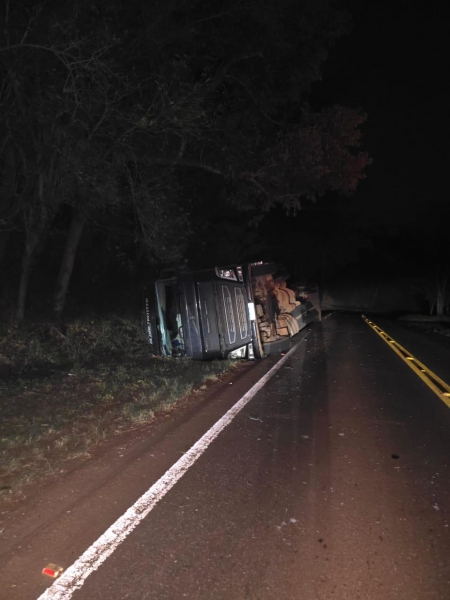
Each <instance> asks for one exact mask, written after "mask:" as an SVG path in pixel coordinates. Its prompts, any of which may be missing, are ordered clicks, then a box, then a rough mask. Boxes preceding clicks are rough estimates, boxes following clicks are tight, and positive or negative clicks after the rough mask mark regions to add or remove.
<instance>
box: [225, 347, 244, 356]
mask: <svg viewBox="0 0 450 600" xmlns="http://www.w3.org/2000/svg"><path fill="white" fill-rule="evenodd" d="M246 354H247V346H241V348H236V350H232V351H231V352H230V353H229V354H228V358H230V359H236V358H245V356H246Z"/></svg>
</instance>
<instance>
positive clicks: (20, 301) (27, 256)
mask: <svg viewBox="0 0 450 600" xmlns="http://www.w3.org/2000/svg"><path fill="white" fill-rule="evenodd" d="M38 242H39V235H38V234H37V233H34V232H33V233H29V234H28V236H27V240H26V242H25V248H24V251H23V255H22V271H21V274H20V285H19V295H18V297H17V304H16V321H17V323H21V322H22V321H23V319H24V316H25V301H26V298H27V292H28V283H29V281H30V275H31V265H32V264H33V258H34V253H35V250H36V247H37V245H38Z"/></svg>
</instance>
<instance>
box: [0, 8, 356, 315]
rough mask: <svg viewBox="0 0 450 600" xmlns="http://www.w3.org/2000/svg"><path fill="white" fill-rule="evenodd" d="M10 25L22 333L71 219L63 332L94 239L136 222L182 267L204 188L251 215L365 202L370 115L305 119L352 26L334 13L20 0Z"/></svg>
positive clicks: (60, 300)
mask: <svg viewBox="0 0 450 600" xmlns="http://www.w3.org/2000/svg"><path fill="white" fill-rule="evenodd" d="M2 25H3V27H0V29H1V31H2V34H0V35H3V40H2V42H1V44H0V69H1V74H2V78H3V81H4V85H3V89H2V93H1V96H0V99H1V103H0V108H1V111H2V117H3V119H2V123H3V125H1V127H2V130H1V135H2V140H3V142H4V143H3V145H2V148H3V150H2V151H1V152H2V154H1V157H2V163H1V168H2V169H3V170H4V171H6V170H8V171H10V172H11V173H12V174H13V175H11V177H10V178H9V179H8V178H4V179H3V181H4V185H3V188H2V190H1V191H2V202H3V204H4V206H5V210H4V215H6V216H5V217H4V223H5V229H6V228H8V227H9V228H11V227H14V228H16V229H18V230H20V231H22V233H23V237H24V252H23V259H22V265H23V270H22V281H21V284H20V292H19V299H18V303H17V311H16V314H17V318H18V319H21V318H23V315H24V306H25V299H26V294H27V287H28V280H29V277H30V272H31V269H32V264H33V260H34V259H35V258H36V256H37V253H38V250H39V247H42V246H43V244H44V241H45V236H46V233H47V232H48V231H49V229H50V228H51V227H52V224H53V220H54V217H55V215H59V214H61V213H64V214H65V213H66V212H67V211H70V213H71V215H72V221H71V224H70V225H69V227H68V229H67V240H66V248H65V250H64V252H63V258H62V262H61V266H60V269H59V275H58V279H57V283H56V291H55V296H54V301H53V304H54V310H55V313H56V315H57V317H58V318H60V316H61V313H62V311H63V307H64V302H65V298H66V295H67V290H68V286H69V282H70V278H71V273H72V269H73V266H74V263H75V259H76V253H77V248H78V247H79V242H80V239H81V236H82V235H83V232H84V231H85V230H86V228H87V227H88V228H89V227H95V226H96V225H95V224H96V223H98V222H99V221H102V223H103V226H105V227H107V226H108V220H109V221H110V222H111V223H112V222H115V220H116V219H118V218H120V216H125V218H124V221H123V222H124V223H125V224H126V227H124V229H123V237H124V239H125V238H126V239H127V240H137V241H138V243H139V244H142V245H143V246H145V248H146V252H145V254H146V256H147V259H148V260H153V261H155V260H158V261H161V262H164V261H168V260H174V259H177V258H179V257H180V256H181V253H182V252H183V248H184V247H185V245H186V240H187V237H188V234H189V232H190V230H191V226H190V224H189V213H190V212H191V211H190V208H191V207H192V206H194V205H195V204H196V202H197V197H196V196H195V194H194V193H193V187H194V186H193V185H192V182H193V180H196V181H198V180H203V179H204V180H205V181H206V180H208V178H210V177H215V178H216V179H217V182H218V183H216V184H215V189H216V191H217V198H219V199H220V200H221V201H224V202H225V201H227V200H228V201H229V200H231V201H234V204H235V206H237V207H239V208H241V209H242V208H243V209H245V208H249V207H250V208H252V210H254V211H261V210H262V209H264V210H266V209H267V208H269V207H270V206H273V205H274V204H277V203H278V204H281V205H282V206H284V207H286V208H290V207H294V208H298V207H300V206H301V198H302V197H308V198H313V197H314V198H315V197H317V196H320V195H321V194H323V193H324V192H325V191H326V190H330V189H331V190H340V191H348V190H351V189H353V188H354V187H355V185H356V182H357V181H358V179H360V178H361V177H362V173H363V169H364V167H365V166H366V165H367V164H368V158H367V156H366V155H364V154H363V153H358V152H357V151H355V150H354V147H355V144H356V143H357V142H358V139H359V138H358V130H357V128H358V126H359V125H360V124H362V121H363V119H362V115H361V114H360V113H357V112H355V111H353V112H352V111H348V110H346V109H343V108H333V109H329V110H328V111H323V112H321V113H313V112H312V111H309V110H305V108H304V107H305V103H304V98H305V94H307V92H308V90H309V88H310V86H311V84H312V83H313V82H314V81H317V80H318V79H319V78H320V67H321V64H322V63H323V61H324V60H325V59H326V56H327V52H328V51H329V49H330V47H331V46H332V44H333V43H334V42H335V41H336V39H338V37H339V36H340V35H342V33H344V32H345V31H346V30H347V29H348V26H349V19H348V15H346V14H345V13H344V12H343V11H340V10H337V9H335V8H334V7H333V5H332V3H331V1H329V0H304V1H303V2H297V1H296V0H280V1H279V2H278V3H277V4H276V5H274V4H273V2H271V1H270V0H249V2H247V3H242V2H240V1H238V0H234V1H232V2H230V3H229V4H228V5H227V6H226V7H224V6H223V3H222V2H220V1H219V0H212V1H211V2H209V3H204V2H201V1H200V0H189V1H188V0H171V1H170V2H163V1H162V0H151V1H150V2H148V1H146V2H143V1H141V0H131V1H130V3H128V4H127V6H126V7H125V6H124V5H123V3H122V2H119V1H118V0H113V1H112V2H106V0H95V1H94V2H91V1H88V0H71V1H69V2H65V3H56V4H52V3H42V4H39V5H35V4H34V3H32V2H31V0H18V2H16V3H15V4H14V5H12V4H11V5H10V4H9V3H7V9H6V12H5V15H4V18H3V24H2ZM11 165H13V167H12V168H10V167H11ZM206 212H207V211H206ZM130 215H132V216H133V217H134V218H130ZM130 245H132V243H131V244H130Z"/></svg>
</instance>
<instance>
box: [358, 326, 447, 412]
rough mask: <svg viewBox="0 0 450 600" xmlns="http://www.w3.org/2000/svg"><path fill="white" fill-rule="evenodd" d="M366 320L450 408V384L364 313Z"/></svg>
mask: <svg viewBox="0 0 450 600" xmlns="http://www.w3.org/2000/svg"><path fill="white" fill-rule="evenodd" d="M362 318H363V319H364V321H365V322H366V323H367V324H368V325H370V326H371V327H372V329H373V330H374V331H376V332H377V333H378V335H379V336H380V337H381V339H383V340H384V341H385V342H386V343H387V344H391V346H390V347H391V348H392V350H393V351H394V352H395V353H396V354H398V356H400V358H401V359H402V360H403V361H404V362H405V363H406V364H407V365H408V367H410V368H411V369H412V370H413V371H414V373H415V374H416V375H418V376H419V377H420V379H421V380H422V381H423V382H424V383H426V384H427V386H428V387H429V388H430V390H432V391H433V392H434V393H435V394H436V396H438V397H439V398H440V399H441V400H442V402H444V404H446V405H447V406H448V407H449V408H450V385H448V383H445V381H444V380H443V379H441V378H440V377H438V375H436V373H433V371H431V370H430V369H429V368H428V367H427V366H426V365H424V364H423V363H421V362H420V360H418V359H417V358H416V357H415V356H413V355H412V354H411V352H409V351H408V350H406V348H403V346H401V345H400V344H399V343H398V342H396V341H395V340H393V339H392V338H391V337H390V336H389V335H388V334H387V333H386V332H385V331H383V330H382V329H380V327H378V325H375V323H373V322H372V321H369V319H368V318H367V317H366V316H365V315H362Z"/></svg>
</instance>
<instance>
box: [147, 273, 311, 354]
mask: <svg viewBox="0 0 450 600" xmlns="http://www.w3.org/2000/svg"><path fill="white" fill-rule="evenodd" d="M287 277H288V275H287V273H285V271H284V270H283V269H282V268H281V267H279V266H278V265H276V264H275V263H263V262H260V263H251V264H250V263H246V264H242V265H231V266H225V267H214V268H210V269H203V270H198V271H189V270H174V271H172V272H165V273H163V274H162V277H161V278H160V279H158V280H156V281H155V282H153V283H152V285H151V286H149V288H148V289H147V291H146V296H145V315H146V330H147V338H148V341H149V344H150V346H151V349H152V352H153V353H154V354H157V355H162V356H187V357H190V358H193V359H195V360H212V359H217V358H249V359H252V358H263V357H264V356H267V355H269V354H276V353H279V352H284V351H286V350H287V349H289V347H290V339H291V338H292V337H293V336H294V335H295V334H296V333H298V332H299V331H300V330H301V329H302V328H303V327H305V326H306V325H307V324H309V323H311V322H312V321H315V320H320V306H319V303H318V293H317V286H314V285H312V286H311V285H310V286H309V287H308V288H307V287H306V286H304V285H303V286H300V287H301V289H300V288H299V289H297V291H296V290H295V289H291V288H289V287H287V284H286V279H287ZM294 287H295V286H294Z"/></svg>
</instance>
